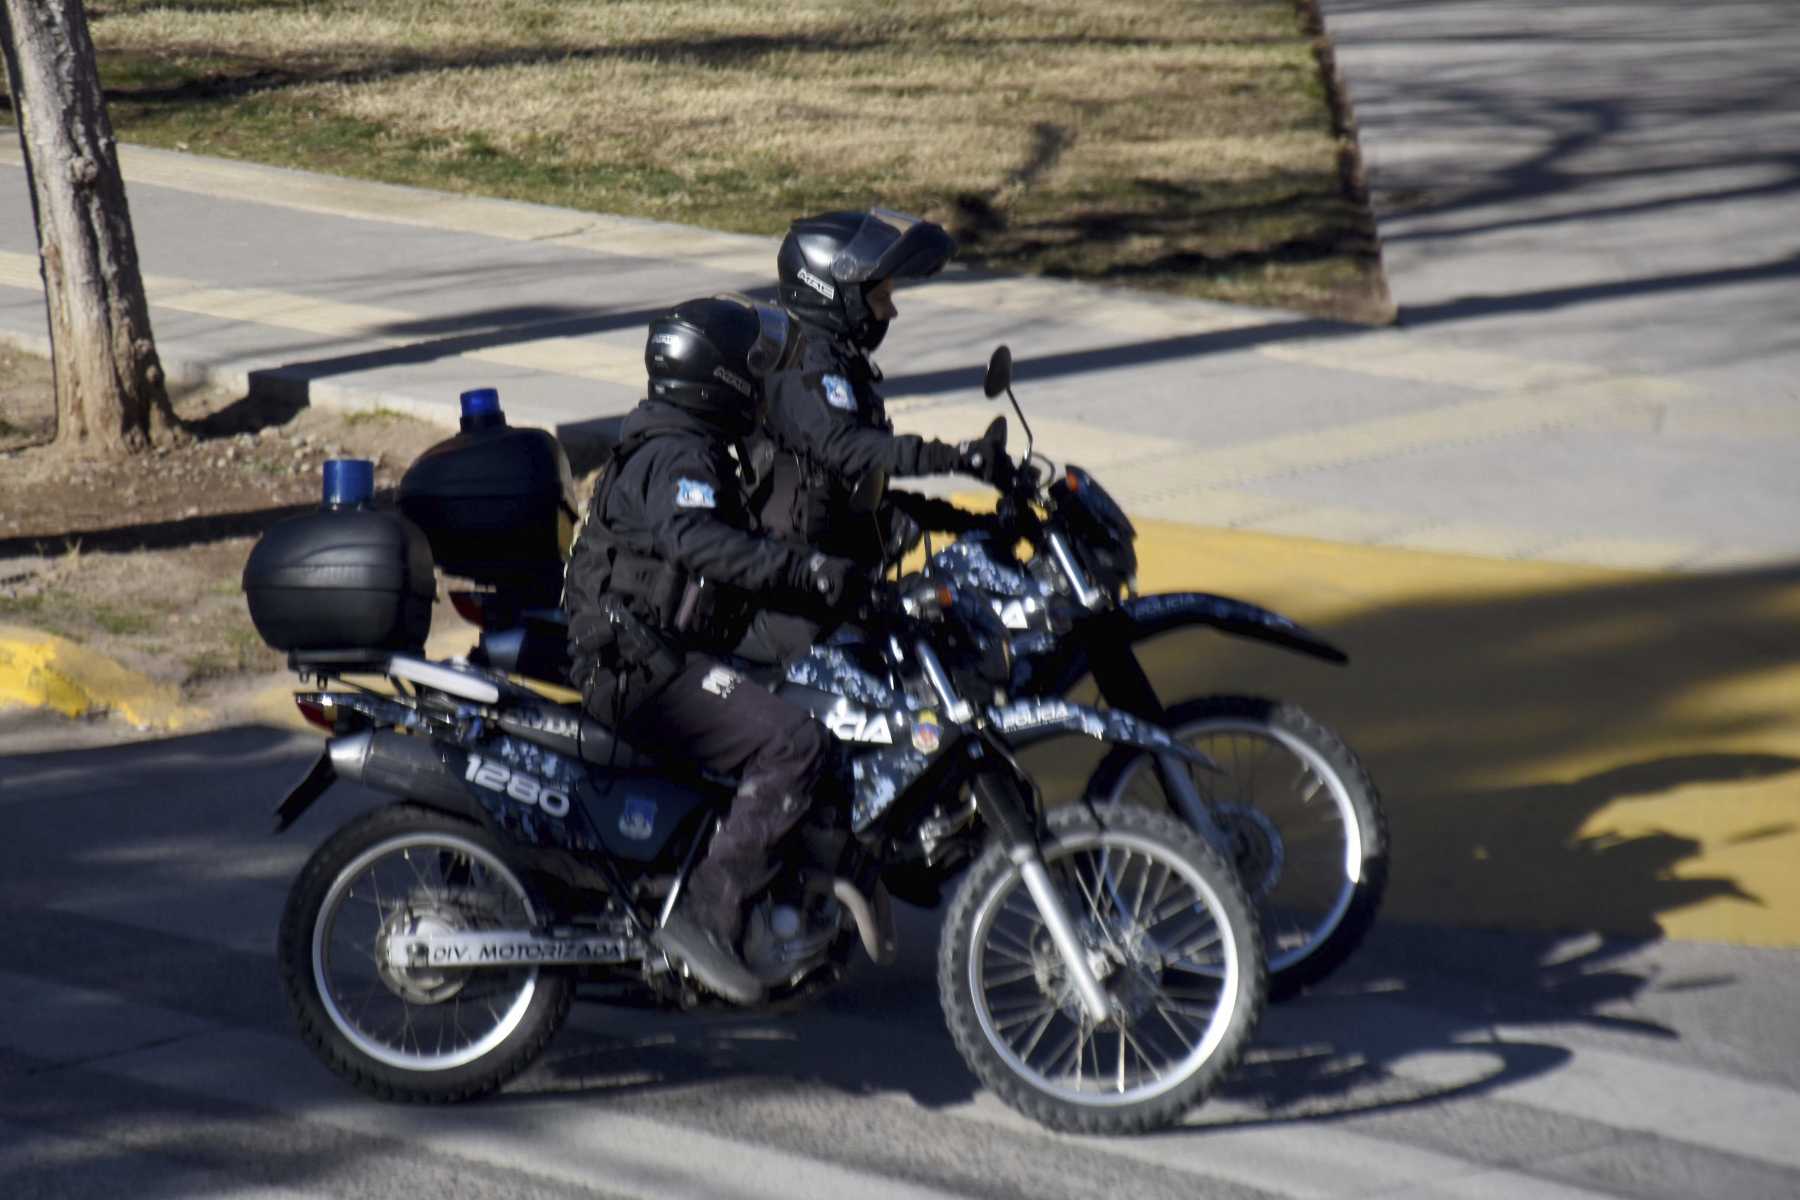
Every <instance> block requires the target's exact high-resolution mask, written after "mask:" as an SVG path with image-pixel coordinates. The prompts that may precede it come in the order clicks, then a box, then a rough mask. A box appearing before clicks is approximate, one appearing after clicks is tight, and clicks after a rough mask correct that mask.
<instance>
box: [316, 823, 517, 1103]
mask: <svg viewBox="0 0 1800 1200" xmlns="http://www.w3.org/2000/svg"><path fill="white" fill-rule="evenodd" d="M535 924H536V914H535V912H534V911H533V910H532V907H531V901H530V898H529V897H528V896H527V895H526V892H525V888H524V885H523V884H521V883H520V882H519V880H518V878H517V877H516V876H515V875H514V874H513V873H512V871H511V870H510V869H508V868H507V866H506V865H505V864H504V863H503V862H501V861H500V859H499V858H497V857H496V856H495V855H493V854H492V853H491V852H489V851H488V850H486V849H484V848H483V847H481V846H479V845H477V844H475V843H474V842H472V841H469V840H468V839H466V838H463V837H459V836H457V835H455V834H452V833H437V832H432V833H408V834H401V835H397V836H394V837H390V838H387V839H384V840H383V841H381V842H379V843H377V844H376V845H374V846H371V847H369V848H368V849H367V850H365V851H363V852H362V853H361V854H359V855H357V857H356V858H354V859H352V860H351V862H350V863H349V864H348V865H347V866H345V867H344V869H343V870H342V871H340V872H338V874H337V877H336V878H335V879H334V880H333V881H332V884H331V887H330V889H329V890H328V891H327V892H326V894H325V898H324V900H323V901H322V902H321V903H320V905H319V910H318V916H317V918H316V920H315V921H314V924H313V937H312V971H313V979H314V982H315V984H316V985H317V988H318V994H319V1000H320V1003H321V1004H322V1005H323V1007H324V1009H325V1012H326V1015H327V1016H328V1017H329V1018H330V1020H331V1022H332V1024H333V1025H335V1026H336V1027H337V1029H338V1032H339V1033H341V1034H342V1035H343V1036H344V1038H345V1039H346V1040H347V1041H349V1042H350V1044H351V1045H352V1046H354V1047H355V1048H356V1049H357V1050H358V1051H360V1052H361V1053H363V1054H365V1055H367V1056H368V1057H369V1058H371V1059H374V1060H375V1061H377V1062H380V1063H383V1064H385V1065H387V1066H390V1067H396V1068H399V1069H402V1070H407V1071H447V1070H451V1069H454V1068H456V1067H460V1066H463V1065H465V1064H468V1063H471V1062H474V1061H476V1060H477V1059H479V1058H481V1057H482V1056H483V1055H485V1054H488V1053H490V1052H491V1051H493V1050H494V1049H495V1048H496V1047H498V1046H499V1045H500V1044H501V1043H502V1042H504V1041H506V1039H507V1038H508V1037H510V1036H511V1035H512V1033H513V1032H514V1030H516V1029H517V1028H518V1027H519V1023H520V1022H521V1021H523V1020H524V1019H525V1014H526V1011H527V1010H528V1009H529V1008H530V1006H531V1000H532V996H533V995H534V994H535V992H536V990H537V982H538V969H537V968H536V967H522V968H509V969H506V970H499V969H491V968H481V969H467V968H465V969H462V970H457V969H454V968H425V969H409V968H396V967H391V966H389V965H387V964H386V962H385V955H384V953H383V952H384V950H385V943H386V938H387V936H388V935H389V934H390V933H393V932H400V931H405V932H415V931H416V932H424V931H429V930H431V929H434V928H435V929H439V930H445V931H454V930H464V929H475V928H529V927H531V926H533V925H535Z"/></svg>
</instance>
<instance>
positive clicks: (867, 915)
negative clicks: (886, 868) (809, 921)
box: [831, 876, 900, 967]
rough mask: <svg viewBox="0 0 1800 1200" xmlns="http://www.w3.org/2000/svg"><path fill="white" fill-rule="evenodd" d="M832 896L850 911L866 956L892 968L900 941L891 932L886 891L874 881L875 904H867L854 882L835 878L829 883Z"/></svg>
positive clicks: (890, 915) (867, 901)
mask: <svg viewBox="0 0 1800 1200" xmlns="http://www.w3.org/2000/svg"><path fill="white" fill-rule="evenodd" d="M831 894H832V895H833V896H836V897H837V901H838V903H839V904H842V905H843V906H844V907H845V908H847V909H849V910H850V916H851V917H852V918H854V919H855V921H856V932H857V934H858V936H860V937H861V938H862V944H863V949H864V950H865V951H867V952H868V955H869V957H870V958H871V959H873V960H874V961H875V962H877V963H879V964H881V965H882V966H884V967H886V966H891V965H892V964H893V961H894V959H895V958H896V957H897V956H898V955H899V953H900V942H899V939H898V938H897V937H896V936H895V933H894V909H893V906H892V905H891V904H889V903H888V894H887V888H886V887H884V886H883V885H882V883H881V881H880V880H876V882H875V902H874V903H873V904H870V903H869V899H868V897H866V896H864V895H863V894H862V892H861V891H859V890H858V889H857V886H856V885H855V884H854V883H851V882H850V881H849V880H848V879H845V878H843V877H842V876H838V877H837V878H835V879H833V880H832V881H831Z"/></svg>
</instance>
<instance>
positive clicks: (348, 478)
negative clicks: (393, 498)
mask: <svg viewBox="0 0 1800 1200" xmlns="http://www.w3.org/2000/svg"><path fill="white" fill-rule="evenodd" d="M374 498H375V464H374V463H372V462H370V461H369V460H368V459H366V458H332V459H327V460H326V462H325V507H326V508H358V507H361V506H362V505H365V504H367V503H369V502H370V501H371V500H373V499H374Z"/></svg>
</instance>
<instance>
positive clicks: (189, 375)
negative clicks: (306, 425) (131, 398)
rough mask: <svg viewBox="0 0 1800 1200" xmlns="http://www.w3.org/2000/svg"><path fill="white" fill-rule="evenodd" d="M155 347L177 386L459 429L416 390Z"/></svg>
mask: <svg viewBox="0 0 1800 1200" xmlns="http://www.w3.org/2000/svg"><path fill="white" fill-rule="evenodd" d="M0 346H4V347H6V348H7V349H10V350H15V351H18V352H21V353H24V354H35V355H37V356H38V357H40V358H49V357H51V354H50V339H49V338H47V337H37V336H34V335H31V334H25V333H18V332H16V331H12V330H4V329H0ZM156 353H157V358H158V359H159V360H160V361H161V362H162V368H163V378H164V379H165V380H167V381H168V382H169V383H170V384H171V385H174V386H177V387H218V388H225V389H227V390H230V391H234V392H242V393H243V394H244V395H246V396H255V397H259V398H260V397H265V396H267V397H271V398H274V399H296V398H297V399H300V400H304V401H305V402H306V403H307V404H310V405H312V406H314V407H317V408H324V409H330V410H332V411H335V412H374V411H376V410H377V409H386V410H388V411H390V412H397V413H402V414H404V415H405V416H409V417H414V418H416V419H418V420H421V421H426V422H429V423H430V424H433V425H438V426H441V427H443V428H445V429H452V430H454V429H456V428H457V427H458V420H459V416H460V413H459V410H458V409H457V407H456V406H455V405H454V404H452V403H449V402H447V401H444V402H440V401H432V400H420V399H419V398H418V397H416V396H405V395H401V394H400V393H397V392H383V391H378V390H376V389H373V388H356V387H346V386H345V385H343V384H338V383H324V382H321V381H319V380H316V379H311V380H309V379H305V378H302V377H300V376H299V375H298V374H295V375H292V376H289V375H284V374H283V373H282V371H281V370H280V369H279V368H274V367H267V368H264V367H255V368H246V367H243V366H222V365H220V364H219V363H217V362H214V361H210V360H208V359H206V358H200V357H190V356H189V355H187V354H186V353H185V352H184V351H183V350H182V349H181V347H180V345H179V344H177V345H174V346H170V345H169V344H167V343H164V342H160V341H159V342H158V343H157V348H156ZM507 415H508V417H509V418H510V419H511V420H512V421H513V423H514V424H525V425H533V424H537V425H543V424H548V425H550V426H554V425H555V424H556V423H557V418H556V417H553V416H549V415H547V414H546V413H536V412H533V411H532V406H531V403H530V401H529V400H526V401H524V402H517V401H509V402H508V404H507Z"/></svg>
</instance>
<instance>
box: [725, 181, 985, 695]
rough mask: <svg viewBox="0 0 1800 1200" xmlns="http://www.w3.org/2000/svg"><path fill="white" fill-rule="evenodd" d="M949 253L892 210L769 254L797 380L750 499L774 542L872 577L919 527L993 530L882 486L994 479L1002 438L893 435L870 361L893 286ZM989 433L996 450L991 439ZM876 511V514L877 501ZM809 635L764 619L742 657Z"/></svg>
mask: <svg viewBox="0 0 1800 1200" xmlns="http://www.w3.org/2000/svg"><path fill="white" fill-rule="evenodd" d="M955 251H956V243H955V242H954V241H952V240H951V238H950V235H949V234H948V233H946V232H945V231H944V229H943V227H942V226H940V225H937V224H935V223H933V222H930V221H924V220H920V219H919V218H918V217H913V216H908V215H907V214H905V213H898V212H893V211H890V210H888V209H880V208H878V209H875V210H873V211H871V212H866V213H863V212H834V213H825V214H822V215H820V216H815V217H805V218H802V219H800V220H797V221H795V222H794V223H793V224H792V226H790V228H789V229H788V233H787V236H786V237H785V238H784V239H783V240H782V243H781V248H780V250H779V251H778V252H777V255H776V266H777V269H778V271H779V273H780V277H781V282H780V297H781V303H782V305H783V306H784V307H785V308H786V309H787V311H788V313H789V314H790V315H791V316H792V317H793V318H794V319H795V321H796V322H798V323H799V324H800V326H801V329H802V331H803V332H804V335H805V336H804V339H803V341H802V347H801V351H800V355H799V360H798V362H797V364H796V369H795V370H792V371H787V372H783V373H782V374H781V375H780V376H779V377H777V378H775V379H771V380H770V381H769V387H768V397H767V408H766V411H765V413H764V418H763V434H764V436H765V439H766V448H762V452H761V454H760V455H759V458H760V459H761V460H762V461H763V462H764V463H765V464H766V466H764V468H763V470H762V479H761V480H760V482H759V485H758V487H757V490H756V493H755V495H756V506H757V511H758V514H759V517H760V519H761V522H762V525H763V527H764V528H765V529H767V530H768V531H769V532H770V533H772V534H774V535H776V536H780V537H785V538H789V539H791V540H794V541H798V542H804V543H806V544H809V545H815V546H817V547H819V548H820V549H821V550H823V551H825V552H826V553H829V554H832V555H837V556H842V557H845V558H850V559H853V560H855V561H857V562H860V563H862V564H864V565H866V566H878V565H880V564H881V562H882V561H883V559H884V558H891V557H897V556H898V555H899V554H900V553H903V552H904V551H905V550H907V549H909V548H910V546H911V543H912V542H913V541H916V539H917V537H918V535H919V532H920V530H921V529H922V528H924V529H937V530H943V531H946V532H950V533H965V532H968V531H969V530H971V529H975V528H982V527H985V526H986V525H987V524H989V523H990V521H991V519H989V518H984V517H980V516H977V515H975V514H972V513H969V512H967V511H965V510H963V509H960V508H957V507H956V506H955V505H953V504H950V503H948V502H946V501H942V500H934V499H931V498H928V497H925V496H920V495H917V494H914V493H908V492H901V491H898V490H890V489H888V488H887V487H886V482H887V479H888V478H889V477H892V476H904V475H938V474H945V473H950V472H957V473H961V474H965V475H970V476H973V477H974V478H977V479H981V480H983V481H986V482H990V483H997V482H1001V481H1003V480H1004V479H1005V478H1006V476H1007V475H1008V474H1009V473H1010V470H1011V462H1010V460H1009V459H1008V458H1007V457H1006V455H1005V453H1004V451H1003V450H1002V449H1001V440H1003V437H1004V434H1003V432H1000V431H1003V429H1004V425H1003V423H1002V424H1001V425H1000V431H996V430H990V438H984V439H980V440H976V441H970V442H964V443H962V444H960V445H951V444H949V443H946V442H940V441H935V440H932V439H927V438H922V437H918V436H916V435H913V434H896V433H895V432H894V427H893V423H892V422H891V421H889V420H888V416H887V408H886V405H885V402H884V401H883V400H882V397H881V394H880V393H879V392H877V391H876V390H875V384H876V383H878V382H880V380H881V370H880V368H878V367H877V366H876V365H875V362H874V360H873V359H872V358H871V357H870V354H871V352H873V351H874V350H875V348H876V347H877V346H879V345H880V344H881V342H882V339H883V338H885V337H886V336H887V329H888V323H889V322H890V321H892V320H893V319H894V317H895V315H896V314H897V311H898V310H897V307H896V305H895V303H894V298H893V292H894V285H895V283H896V281H898V280H902V279H922V278H925V277H927V276H930V275H934V274H936V273H937V272H938V271H940V270H941V269H943V266H944V264H945V263H946V262H948V261H949V259H950V256H951V255H952V254H954V253H955ZM996 432H998V433H999V440H990V439H992V438H994V435H995V434H996ZM877 499H879V503H876V500H877ZM815 632H816V628H815V627H813V626H810V625H808V624H806V623H804V622H799V621H794V620H790V619H787V618H784V617H781V616H779V615H775V614H769V615H765V616H763V617H760V618H758V619H757V621H756V622H755V623H754V625H753V629H752V634H751V639H750V641H749V642H747V643H746V644H745V646H744V647H743V652H744V653H745V654H746V655H748V656H750V657H753V658H759V659H771V660H772V659H775V658H780V657H785V656H787V655H788V654H791V653H793V652H795V651H797V650H799V649H802V648H804V647H805V645H807V644H808V643H809V642H810V641H811V640H812V635H813V634H814V633H815Z"/></svg>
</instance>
